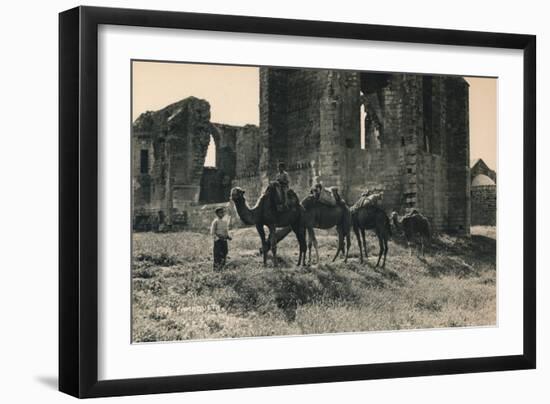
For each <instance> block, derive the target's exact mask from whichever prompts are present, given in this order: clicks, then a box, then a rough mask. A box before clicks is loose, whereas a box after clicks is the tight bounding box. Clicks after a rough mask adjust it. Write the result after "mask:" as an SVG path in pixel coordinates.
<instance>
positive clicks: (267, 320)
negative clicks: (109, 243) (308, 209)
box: [132, 227, 496, 342]
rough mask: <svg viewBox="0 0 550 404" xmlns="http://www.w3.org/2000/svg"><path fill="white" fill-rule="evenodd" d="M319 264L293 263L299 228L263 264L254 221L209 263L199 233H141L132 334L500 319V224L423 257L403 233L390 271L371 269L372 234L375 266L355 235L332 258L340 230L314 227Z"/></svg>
mask: <svg viewBox="0 0 550 404" xmlns="http://www.w3.org/2000/svg"><path fill="white" fill-rule="evenodd" d="M316 232H317V235H318V240H319V244H320V251H321V252H322V254H321V264H320V265H313V266H310V267H305V268H303V267H300V268H298V267H296V266H295V262H296V261H297V258H298V251H297V250H298V248H297V243H296V239H295V237H294V236H293V235H290V236H289V237H287V238H286V239H285V240H284V241H283V242H282V243H281V244H280V245H279V248H278V254H279V256H280V262H279V265H278V267H277V268H273V266H272V262H271V260H270V261H269V264H268V267H267V268H264V267H263V266H262V264H261V262H262V259H261V257H260V256H259V254H258V247H259V239H258V236H257V234H256V231H255V229H251V228H246V229H238V230H234V231H232V232H231V235H232V237H233V241H230V246H229V258H228V262H229V263H228V265H227V267H226V268H225V269H224V271H222V272H213V271H212V261H211V255H212V253H211V248H212V247H211V240H210V237H209V236H207V235H204V234H200V233H191V232H181V233H164V234H161V233H136V234H135V235H134V258H133V262H134V266H133V271H132V274H133V279H132V282H133V294H132V299H133V339H134V342H149V341H175V340H185V339H202V338H208V339H211V338H228V337H252V336H268V335H289V334H290V335H292V334H293V335H296V334H319V333H334V332H353V331H371V330H399V329H420V328H433V327H437V328H440V327H463V326H482V325H494V324H495V323H496V268H495V261H496V258H495V257H496V255H495V254H496V242H495V229H494V228H493V227H475V228H473V229H472V237H471V239H466V238H456V237H451V236H447V235H442V236H439V237H437V238H436V239H435V240H434V242H433V245H432V247H431V248H430V249H428V250H427V251H426V256H425V258H422V257H419V256H418V255H417V254H416V253H413V255H412V256H410V255H409V251H408V249H407V248H406V246H405V245H404V243H403V242H402V240H401V239H400V238H399V237H398V236H396V237H395V238H394V240H392V241H391V242H390V245H389V253H388V259H387V263H386V268H385V269H379V268H374V264H375V263H376V259H375V256H374V255H375V254H377V252H378V247H377V246H378V242H377V241H376V239H375V237H374V236H373V235H372V234H369V238H368V243H369V244H368V245H369V248H370V257H369V262H368V264H363V265H361V264H359V260H358V248H357V245H356V240H355V237H354V236H352V248H351V250H350V259H349V261H348V263H347V264H344V263H343V262H342V261H341V260H337V261H336V262H335V263H334V264H332V263H330V258H329V257H331V254H334V252H335V248H336V232H335V231H334V230H333V231H320V230H317V231H316Z"/></svg>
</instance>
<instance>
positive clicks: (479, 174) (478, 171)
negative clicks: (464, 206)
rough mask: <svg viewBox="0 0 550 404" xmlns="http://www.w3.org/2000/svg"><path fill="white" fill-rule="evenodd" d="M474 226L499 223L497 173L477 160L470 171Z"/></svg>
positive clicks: (480, 160)
mask: <svg viewBox="0 0 550 404" xmlns="http://www.w3.org/2000/svg"><path fill="white" fill-rule="evenodd" d="M470 177H471V180H472V184H471V208H472V225H484V226H495V225H496V223H497V183H496V181H497V173H496V172H495V171H494V170H491V169H490V168H489V166H487V164H486V163H485V162H484V161H483V160H482V159H477V160H476V161H475V162H474V164H473V165H472V168H471V169H470Z"/></svg>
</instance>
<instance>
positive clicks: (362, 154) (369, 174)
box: [348, 75, 419, 214]
mask: <svg viewBox="0 0 550 404" xmlns="http://www.w3.org/2000/svg"><path fill="white" fill-rule="evenodd" d="M380 91H381V98H382V100H383V104H382V105H381V107H382V110H383V120H382V125H383V135H382V136H381V137H380V143H379V146H378V147H373V145H372V142H371V143H370V144H367V146H366V149H365V150H357V149H354V150H352V151H349V150H348V156H349V158H350V160H351V161H352V164H353V166H352V167H353V168H352V169H351V170H350V181H351V186H350V190H349V192H348V199H349V200H350V202H354V201H355V200H357V198H358V197H359V195H360V194H361V193H362V192H364V191H365V190H366V189H369V190H371V191H376V192H378V191H383V192H384V199H383V201H382V205H383V207H384V209H385V210H386V211H388V212H389V211H392V210H395V211H397V212H399V213H401V214H403V213H406V212H407V211H408V210H409V209H411V208H412V207H414V206H416V203H417V180H416V166H417V161H416V157H417V136H418V131H419V127H418V125H419V123H418V116H419V111H418V106H417V104H418V101H417V98H418V95H417V94H418V89H417V83H416V78H415V77H414V76H413V75H394V76H392V78H391V80H390V81H389V82H388V85H387V86H386V87H384V88H383V89H381V90H380ZM367 114H368V110H367Z"/></svg>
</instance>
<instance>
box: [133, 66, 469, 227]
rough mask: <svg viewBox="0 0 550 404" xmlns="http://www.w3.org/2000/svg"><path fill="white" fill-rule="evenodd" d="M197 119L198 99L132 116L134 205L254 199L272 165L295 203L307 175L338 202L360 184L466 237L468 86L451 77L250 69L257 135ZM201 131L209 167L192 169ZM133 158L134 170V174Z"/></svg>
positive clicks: (202, 111)
mask: <svg viewBox="0 0 550 404" xmlns="http://www.w3.org/2000/svg"><path fill="white" fill-rule="evenodd" d="M361 105H363V106H364V108H365V111H366V117H364V119H365V121H364V127H365V134H364V136H365V139H361V124H362V122H361V120H362V119H363V117H362V116H361V113H360V109H361ZM209 118H210V110H209V105H208V103H207V102H206V101H204V100H198V99H196V98H193V97H191V98H188V99H186V100H183V101H180V102H179V103H175V104H172V105H170V106H168V107H166V108H164V109H163V110H160V111H157V112H153V113H152V112H148V113H145V114H142V116H140V117H139V118H138V120H136V122H135V123H134V136H133V141H134V149H135V150H134V152H135V154H134V201H135V204H136V205H137V207H138V208H140V207H141V208H145V209H149V210H151V211H155V210H158V209H161V210H164V211H165V212H167V215H166V216H169V215H170V213H169V212H172V211H173V210H174V209H176V210H180V211H182V210H185V209H188V210H189V206H190V205H191V204H193V203H195V204H196V203H210V202H223V201H226V200H227V198H226V197H227V196H228V194H229V190H230V188H231V187H232V186H240V187H242V188H243V189H245V190H246V191H247V194H246V195H247V198H248V200H249V202H250V204H254V203H255V202H256V200H257V198H258V197H259V196H260V194H261V191H262V189H264V188H265V187H266V186H267V184H268V182H269V181H272V180H273V179H274V178H275V174H276V168H277V163H278V162H279V161H284V162H286V164H287V170H288V171H289V174H290V178H291V183H290V186H291V187H292V188H293V189H294V190H295V191H296V192H297V193H298V195H299V196H300V197H301V198H303V197H305V196H306V195H307V194H308V193H309V190H310V187H311V185H312V184H313V181H314V180H315V179H319V180H321V181H322V182H323V183H324V185H325V186H336V187H338V188H339V190H340V193H341V195H342V196H343V197H344V198H345V199H346V200H347V201H348V203H350V204H353V203H354V202H355V201H356V200H357V199H358V197H359V195H360V194H361V193H362V192H364V191H365V190H366V189H370V190H374V191H384V200H383V205H384V208H385V209H386V210H387V211H390V210H397V211H399V212H400V213H406V212H408V211H410V210H412V209H419V210H420V211H422V212H423V213H424V214H425V215H426V216H427V217H428V218H429V219H430V220H431V222H432V225H433V227H434V229H435V230H444V231H451V232H458V233H463V234H464V233H468V232H469V227H470V220H471V210H470V169H469V165H468V162H469V129H468V128H469V122H468V85H467V83H466V81H465V80H464V79H462V78H459V77H444V76H442V77H438V76H422V75H418V74H387V73H368V72H350V71H339V70H326V69H287V68H284V69H283V68H260V126H259V128H258V127H255V126H253V125H246V126H244V127H238V126H231V125H226V124H212V123H210V120H209ZM210 136H212V137H213V138H214V141H215V143H216V152H217V153H216V167H215V168H204V167H203V165H204V158H205V153H206V149H207V147H208V142H209V140H210ZM362 144H364V145H365V147H364V148H362ZM144 151H147V153H148V155H149V156H150V161H149V166H148V170H147V171H148V172H146V173H144V172H141V171H140V164H141V161H142V160H143V155H142V154H141V153H142V152H143V153H145V152H144ZM172 216H173V214H172ZM191 221H192V220H191ZM188 222H189V219H188Z"/></svg>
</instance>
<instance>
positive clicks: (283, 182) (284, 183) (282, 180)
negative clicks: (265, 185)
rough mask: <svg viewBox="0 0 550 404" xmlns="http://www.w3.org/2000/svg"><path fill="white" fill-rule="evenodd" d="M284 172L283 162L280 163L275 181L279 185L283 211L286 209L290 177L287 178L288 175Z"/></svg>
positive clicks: (284, 165)
mask: <svg viewBox="0 0 550 404" xmlns="http://www.w3.org/2000/svg"><path fill="white" fill-rule="evenodd" d="M285 170H286V164H285V163H284V162H283V161H280V162H279V165H278V172H277V176H276V177H275V180H276V181H277V182H278V183H279V186H280V187H281V204H282V206H283V208H284V209H288V202H287V201H288V196H287V193H288V190H289V183H290V177H289V176H288V173H287V172H286V171H285Z"/></svg>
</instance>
